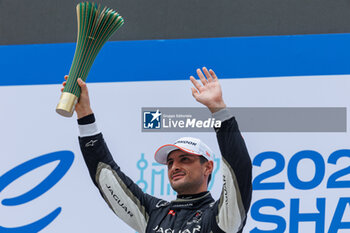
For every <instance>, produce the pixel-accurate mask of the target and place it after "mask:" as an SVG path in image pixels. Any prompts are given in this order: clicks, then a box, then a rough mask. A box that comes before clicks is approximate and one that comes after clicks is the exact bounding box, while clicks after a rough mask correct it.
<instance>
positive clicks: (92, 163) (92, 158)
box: [63, 77, 161, 232]
mask: <svg viewBox="0 0 350 233" xmlns="http://www.w3.org/2000/svg"><path fill="white" fill-rule="evenodd" d="M65 78H66V77H65ZM78 84H79V86H80V87H81V96H80V99H79V102H78V103H77V104H76V107H75V111H76V113H77V117H78V124H79V131H80V137H79V143H80V149H81V151H82V154H83V157H84V161H85V163H86V165H87V167H88V170H89V173H90V176H91V179H92V181H93V183H94V184H95V185H96V186H97V187H98V189H99V191H100V193H101V195H102V197H103V198H104V200H105V201H106V203H107V204H108V205H109V207H110V208H111V209H112V211H113V212H114V213H115V214H116V215H117V216H118V217H120V218H121V219H122V220H123V221H124V222H125V223H127V224H128V225H129V226H130V227H132V228H133V229H135V230H136V231H138V232H145V229H146V226H147V222H148V220H149V213H150V212H151V209H152V208H155V206H156V204H157V203H158V202H159V201H161V200H160V199H158V198H155V197H152V196H150V195H148V194H145V193H143V192H142V190H141V189H140V188H139V187H138V186H137V185H136V184H135V183H134V182H133V181H132V180H131V179H130V178H129V177H128V176H126V175H125V174H124V173H123V172H122V171H121V169H120V167H119V166H118V165H117V164H116V162H115V161H114V159H113V157H112V155H111V153H110V152H109V150H108V147H107V145H106V143H105V141H104V138H103V136H102V133H100V132H99V131H98V129H97V126H96V122H95V117H94V114H93V111H92V109H91V106H90V99H89V94H88V89H87V86H86V84H85V82H83V81H82V80H81V79H78ZM64 85H65V82H63V86H64Z"/></svg>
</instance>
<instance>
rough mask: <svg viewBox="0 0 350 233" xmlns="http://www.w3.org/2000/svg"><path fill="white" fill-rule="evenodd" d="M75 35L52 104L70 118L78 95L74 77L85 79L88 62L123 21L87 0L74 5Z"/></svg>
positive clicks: (57, 110) (89, 63) (78, 89)
mask: <svg viewBox="0 0 350 233" xmlns="http://www.w3.org/2000/svg"><path fill="white" fill-rule="evenodd" d="M77 19H78V36H77V45H76V48H75V54H74V58H73V62H72V65H71V67H70V71H69V74H68V79H67V83H66V86H65V87H64V89H63V92H62V94H61V98H60V100H59V103H58V105H57V107H56V112H57V113H58V114H60V115H62V116H65V117H71V116H72V115H73V112H74V108H75V105H76V103H77V102H78V98H79V96H80V92H81V90H80V87H79V85H78V82H77V79H78V78H81V79H82V80H83V81H85V80H86V78H87V75H88V73H89V71H90V68H91V66H92V64H93V63H94V60H95V58H96V56H97V54H98V52H99V51H100V50H101V48H102V46H103V45H104V44H105V43H106V42H107V40H108V39H109V38H110V37H111V36H112V35H113V33H114V32H115V31H117V29H118V28H119V27H121V26H122V25H123V23H124V19H123V18H122V16H120V15H119V14H118V13H117V12H116V11H114V10H112V9H110V8H107V7H104V8H103V9H101V7H100V5H97V4H95V3H90V2H81V3H79V4H78V5H77Z"/></svg>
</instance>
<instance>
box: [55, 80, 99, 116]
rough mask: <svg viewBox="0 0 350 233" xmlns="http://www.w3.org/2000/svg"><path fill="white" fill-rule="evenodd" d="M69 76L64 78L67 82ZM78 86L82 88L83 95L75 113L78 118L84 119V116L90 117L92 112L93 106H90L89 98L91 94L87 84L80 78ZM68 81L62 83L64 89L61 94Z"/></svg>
mask: <svg viewBox="0 0 350 233" xmlns="http://www.w3.org/2000/svg"><path fill="white" fill-rule="evenodd" d="M67 78H68V75H66V76H64V79H65V80H67ZM77 81H78V85H79V86H80V88H81V94H80V97H79V101H78V103H77V104H76V105H75V112H76V113H77V118H78V119H79V118H82V117H84V116H87V115H90V114H91V113H93V112H92V109H91V106H90V98H89V92H88V88H87V86H86V83H85V82H84V81H83V80H81V78H78V80H77ZM66 83H67V82H66V81H64V82H63V83H62V85H63V87H62V88H61V92H62V91H63V89H64V86H65V85H66Z"/></svg>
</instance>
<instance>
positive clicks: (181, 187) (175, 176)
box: [167, 150, 213, 194]
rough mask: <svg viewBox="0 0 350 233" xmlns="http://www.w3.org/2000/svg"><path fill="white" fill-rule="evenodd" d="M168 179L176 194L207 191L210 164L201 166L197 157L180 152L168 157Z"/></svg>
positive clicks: (176, 151) (177, 151) (173, 152)
mask: <svg viewBox="0 0 350 233" xmlns="http://www.w3.org/2000/svg"><path fill="white" fill-rule="evenodd" d="M167 166H168V178H169V181H170V184H171V187H172V188H173V189H174V190H175V191H176V192H177V193H178V194H196V193H199V192H204V191H206V190H207V178H208V176H209V174H210V173H211V171H212V168H213V167H212V162H211V161H210V162H206V163H203V164H201V163H200V158H199V156H198V155H191V154H187V153H185V152H183V151H181V150H175V151H172V152H171V153H170V154H169V155H168V159H167Z"/></svg>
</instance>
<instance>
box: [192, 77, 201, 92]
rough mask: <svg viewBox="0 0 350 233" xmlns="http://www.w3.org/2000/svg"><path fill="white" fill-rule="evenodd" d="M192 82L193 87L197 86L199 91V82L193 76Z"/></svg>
mask: <svg viewBox="0 0 350 233" xmlns="http://www.w3.org/2000/svg"><path fill="white" fill-rule="evenodd" d="M190 80H191V82H192V84H193V86H195V87H196V88H197V89H198V90H199V88H200V87H201V85H200V84H199V82H197V80H196V79H195V78H194V77H193V76H191V77H190Z"/></svg>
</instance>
